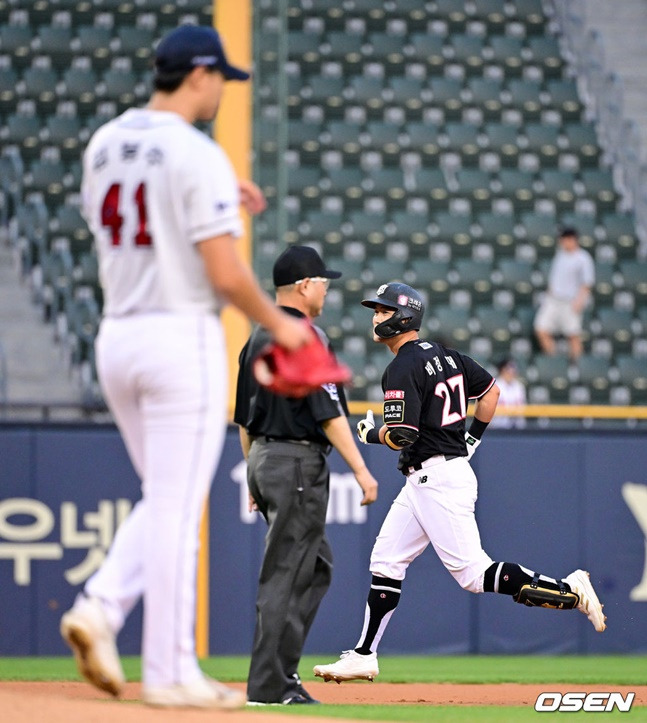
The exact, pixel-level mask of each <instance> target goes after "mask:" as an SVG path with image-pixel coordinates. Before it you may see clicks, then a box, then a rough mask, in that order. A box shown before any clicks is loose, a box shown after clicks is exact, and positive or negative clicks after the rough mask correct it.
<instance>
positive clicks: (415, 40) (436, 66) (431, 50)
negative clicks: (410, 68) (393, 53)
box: [408, 32, 447, 75]
mask: <svg viewBox="0 0 647 723" xmlns="http://www.w3.org/2000/svg"><path fill="white" fill-rule="evenodd" d="M410 41H411V48H412V50H413V52H412V54H411V56H409V57H408V59H410V60H416V61H419V62H421V63H425V64H426V66H427V70H428V72H429V74H431V75H442V73H443V69H444V68H445V65H446V63H447V58H446V54H445V51H444V46H445V39H444V37H443V36H442V35H435V34H434V33H431V32H424V33H414V34H413V35H412V36H411V38H410Z"/></svg>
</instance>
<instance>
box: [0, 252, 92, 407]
mask: <svg viewBox="0 0 647 723" xmlns="http://www.w3.org/2000/svg"><path fill="white" fill-rule="evenodd" d="M52 333H53V327H52V324H47V323H45V322H44V321H43V320H42V318H41V316H40V314H39V309H38V307H37V306H35V305H34V304H33V303H32V302H31V299H30V291H29V288H28V285H27V284H26V282H21V280H20V275H19V273H18V272H17V269H16V264H15V259H14V254H13V251H12V250H11V248H9V246H7V245H6V244H5V243H4V242H3V241H0V342H2V346H3V348H4V352H5V356H6V365H7V401H8V402H9V403H16V402H36V401H37V402H38V403H39V404H43V405H47V404H53V403H59V402H60V403H64V404H70V403H79V402H80V401H81V386H80V385H79V383H78V381H77V380H75V378H74V377H73V376H72V375H71V374H70V372H69V369H68V366H67V364H66V361H65V359H64V357H63V355H62V353H61V347H60V346H58V345H56V344H54V343H52Z"/></svg>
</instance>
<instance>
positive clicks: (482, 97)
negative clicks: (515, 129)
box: [467, 76, 509, 127]
mask: <svg viewBox="0 0 647 723" xmlns="http://www.w3.org/2000/svg"><path fill="white" fill-rule="evenodd" d="M467 88H468V90H469V94H470V105H473V106H474V107H476V108H478V109H479V110H480V111H481V112H482V113H483V117H484V118H485V119H486V120H489V121H498V120H499V119H500V118H501V111H502V110H503V107H504V103H503V101H502V99H501V93H502V91H503V84H502V81H501V80H499V79H498V78H484V77H480V76H473V77H470V78H469V79H468V81H467ZM507 127H509V126H507Z"/></svg>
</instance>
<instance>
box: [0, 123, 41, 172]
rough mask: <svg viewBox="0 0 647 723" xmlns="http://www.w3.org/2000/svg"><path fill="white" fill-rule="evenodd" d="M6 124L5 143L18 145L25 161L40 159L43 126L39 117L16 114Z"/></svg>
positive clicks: (3, 135)
mask: <svg viewBox="0 0 647 723" xmlns="http://www.w3.org/2000/svg"><path fill="white" fill-rule="evenodd" d="M5 122H6V126H5V128H4V132H3V134H2V137H3V142H4V143H5V144H8V145H9V144H16V146H17V147H18V148H19V149H20V155H21V156H22V158H23V160H24V161H27V162H28V161H31V160H33V159H35V158H38V157H39V156H40V152H41V149H42V145H43V144H42V141H41V138H40V133H41V128H42V125H41V121H40V119H39V118H38V116H35V115H23V114H21V113H14V114H12V115H10V116H9V117H8V118H7V119H6V121H5Z"/></svg>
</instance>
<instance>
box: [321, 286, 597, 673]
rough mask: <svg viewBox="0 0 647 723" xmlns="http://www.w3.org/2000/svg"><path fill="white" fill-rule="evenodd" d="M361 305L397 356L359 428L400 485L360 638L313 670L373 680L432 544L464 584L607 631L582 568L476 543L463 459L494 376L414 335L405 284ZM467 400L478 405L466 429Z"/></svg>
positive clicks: (413, 295) (417, 306) (492, 395)
mask: <svg viewBox="0 0 647 723" xmlns="http://www.w3.org/2000/svg"><path fill="white" fill-rule="evenodd" d="M362 304H363V305H364V306H367V307H369V308H371V309H373V310H374V314H373V340H374V341H375V342H378V343H380V344H385V345H386V346H388V347H389V349H390V350H391V351H392V352H393V353H394V354H395V359H394V360H393V361H392V362H391V363H390V364H389V365H388V366H387V368H386V370H385V372H384V375H383V377H382V389H383V391H384V407H383V420H384V424H383V425H382V427H381V428H379V429H377V428H376V427H375V423H374V420H373V415H372V413H371V412H369V413H368V415H367V417H366V418H365V419H362V420H361V421H360V422H359V423H358V425H357V435H358V437H359V439H360V441H362V442H364V443H365V444H386V445H387V446H388V447H390V448H391V449H393V450H395V451H398V452H399V453H400V454H399V463H398V469H400V470H401V471H402V473H403V474H404V475H405V477H406V482H405V485H404V487H403V488H402V490H401V491H400V493H399V494H398V496H397V498H396V499H395V501H394V503H393V505H392V506H391V509H390V510H389V513H388V514H387V516H386V518H385V520H384V523H383V524H382V529H381V530H380V533H379V535H378V536H377V539H376V541H375V545H374V547H373V552H372V554H371V563H370V570H371V573H372V580H371V589H370V592H369V594H368V601H367V604H366V612H365V617H364V627H363V629H362V633H361V635H360V638H359V641H358V643H357V645H356V647H355V649H354V650H349V651H345V652H344V653H342V656H341V658H340V659H339V660H338V661H337V662H335V663H332V664H330V665H317V666H315V668H314V672H315V675H318V676H319V677H321V678H323V679H324V680H326V681H327V680H336V681H337V682H341V681H343V680H353V679H367V680H372V679H373V678H374V677H375V676H376V675H377V674H378V673H379V668H378V662H377V648H378V645H379V642H380V639H381V638H382V635H383V633H384V630H385V628H386V626H387V624H388V622H389V619H390V617H391V615H392V614H393V611H394V610H395V607H396V606H397V604H398V601H399V599H400V591H401V587H402V581H403V580H404V577H405V574H406V571H407V568H408V566H409V564H410V563H411V562H412V561H413V560H414V559H415V558H416V557H418V555H420V554H421V553H422V552H423V551H424V550H425V548H426V547H427V545H428V544H429V543H431V544H432V545H433V546H434V549H435V550H436V554H437V555H438V556H439V557H440V559H441V561H442V563H443V564H444V565H445V567H446V568H447V570H448V571H449V572H450V573H451V575H452V576H453V577H454V579H455V580H456V581H457V582H458V584H459V585H460V586H461V587H463V588H464V589H465V590H469V591H470V592H474V593H481V592H498V593H502V594H504V595H510V596H512V598H513V600H514V601H515V602H519V603H523V604H525V605H528V606H542V607H549V608H556V609H564V610H568V609H572V608H577V609H578V610H580V611H581V612H583V613H584V614H585V615H587V617H588V619H589V620H590V621H591V623H592V624H593V626H594V627H595V629H596V630H597V631H598V632H602V631H604V629H605V628H606V625H605V622H604V621H605V620H606V618H605V616H604V614H603V612H602V605H601V604H600V602H599V600H598V598H597V596H596V594H595V591H594V590H593V586H592V585H591V582H590V580H589V574H588V573H587V572H585V571H584V570H576V571H575V572H572V573H571V574H570V575H568V576H567V577H565V578H564V579H563V580H561V579H555V578H550V577H546V576H544V575H540V574H539V573H536V572H533V571H532V570H528V569H526V568H524V567H521V566H520V565H518V564H516V563H511V562H495V561H493V560H492V558H490V557H489V555H488V554H487V553H486V552H485V551H484V550H483V548H482V546H481V539H480V535H479V530H478V526H477V523H476V518H475V516H474V507H475V503H476V498H477V480H476V476H475V475H474V472H473V471H472V467H471V465H470V464H469V460H470V458H471V456H472V455H473V454H474V451H475V450H476V448H477V447H478V445H479V444H480V443H481V437H482V435H483V433H484V432H485V430H486V428H487V426H488V423H489V422H490V420H491V419H492V417H493V416H494V412H495V409H496V405H497V401H498V397H499V390H498V387H497V385H496V382H495V380H494V378H493V377H492V376H491V374H490V373H489V372H487V371H486V370H485V369H484V368H483V367H481V366H480V365H479V364H478V363H477V362H475V361H474V360H473V359H471V358H470V357H469V356H466V355H465V354H462V353H460V352H458V351H456V350H455V349H448V348H446V347H444V346H442V345H441V344H438V343H436V342H432V341H423V340H421V339H420V338H419V336H418V330H419V329H420V326H421V323H422V317H423V314H424V304H423V300H422V297H421V296H420V294H419V293H418V292H417V291H415V289H412V288H411V287H410V286H407V285H406V284H401V283H389V284H384V285H383V286H381V287H380V288H379V289H378V290H377V294H376V295H375V297H373V298H371V299H365V300H364V301H362ZM470 400H476V404H475V408H474V419H473V421H472V423H471V425H470V428H469V431H466V430H465V418H466V416H467V406H468V403H469V401H470Z"/></svg>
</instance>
